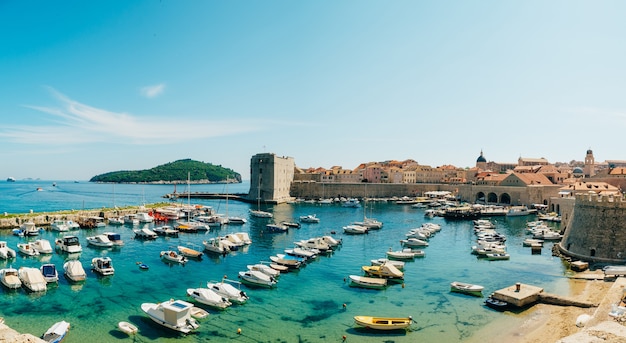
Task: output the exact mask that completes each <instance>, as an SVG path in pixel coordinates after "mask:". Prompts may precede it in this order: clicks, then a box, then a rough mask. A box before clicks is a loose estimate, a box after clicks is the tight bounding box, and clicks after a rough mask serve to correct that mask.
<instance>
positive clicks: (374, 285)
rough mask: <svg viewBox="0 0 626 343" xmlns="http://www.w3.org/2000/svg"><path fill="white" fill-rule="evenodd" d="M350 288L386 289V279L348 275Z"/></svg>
mask: <svg viewBox="0 0 626 343" xmlns="http://www.w3.org/2000/svg"><path fill="white" fill-rule="evenodd" d="M349 278H350V287H360V288H370V289H384V288H385V287H387V279H381V278H373V277H367V276H358V275H350V276H349Z"/></svg>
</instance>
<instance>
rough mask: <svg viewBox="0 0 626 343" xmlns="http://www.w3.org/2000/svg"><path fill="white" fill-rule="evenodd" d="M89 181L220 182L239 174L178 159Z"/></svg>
mask: <svg viewBox="0 0 626 343" xmlns="http://www.w3.org/2000/svg"><path fill="white" fill-rule="evenodd" d="M89 182H103V183H104V182H112V183H185V182H190V183H196V184H197V183H221V182H233V183H240V182H241V174H239V173H237V172H235V171H233V170H232V169H230V168H224V167H222V166H220V165H214V164H211V163H205V162H199V161H194V160H191V159H184V160H178V161H174V162H170V163H166V164H163V165H160V166H156V167H154V168H151V169H145V170H122V171H114V172H108V173H104V174H100V175H96V176H94V177H92V178H91V179H90V180H89Z"/></svg>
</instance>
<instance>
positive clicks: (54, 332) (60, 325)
mask: <svg viewBox="0 0 626 343" xmlns="http://www.w3.org/2000/svg"><path fill="white" fill-rule="evenodd" d="M69 331H70V323H68V322H66V321H64V320H62V321H60V322H57V323H55V324H54V325H52V326H51V327H50V328H49V329H48V331H46V333H44V334H43V335H42V336H41V339H43V340H44V341H46V342H48V343H58V342H61V341H62V340H63V338H65V335H67V333H68V332H69Z"/></svg>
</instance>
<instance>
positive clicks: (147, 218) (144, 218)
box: [135, 212, 154, 223]
mask: <svg viewBox="0 0 626 343" xmlns="http://www.w3.org/2000/svg"><path fill="white" fill-rule="evenodd" d="M135 218H137V220H138V221H139V223H152V222H154V217H152V216H151V215H149V214H148V213H146V212H138V213H137V215H136V216H135Z"/></svg>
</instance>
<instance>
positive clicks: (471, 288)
mask: <svg viewBox="0 0 626 343" xmlns="http://www.w3.org/2000/svg"><path fill="white" fill-rule="evenodd" d="M483 289H485V287H483V286H481V285H474V284H471V283H465V282H459V281H453V282H451V283H450V292H457V293H463V294H469V295H474V296H477V297H482V296H483V293H482V292H483Z"/></svg>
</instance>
